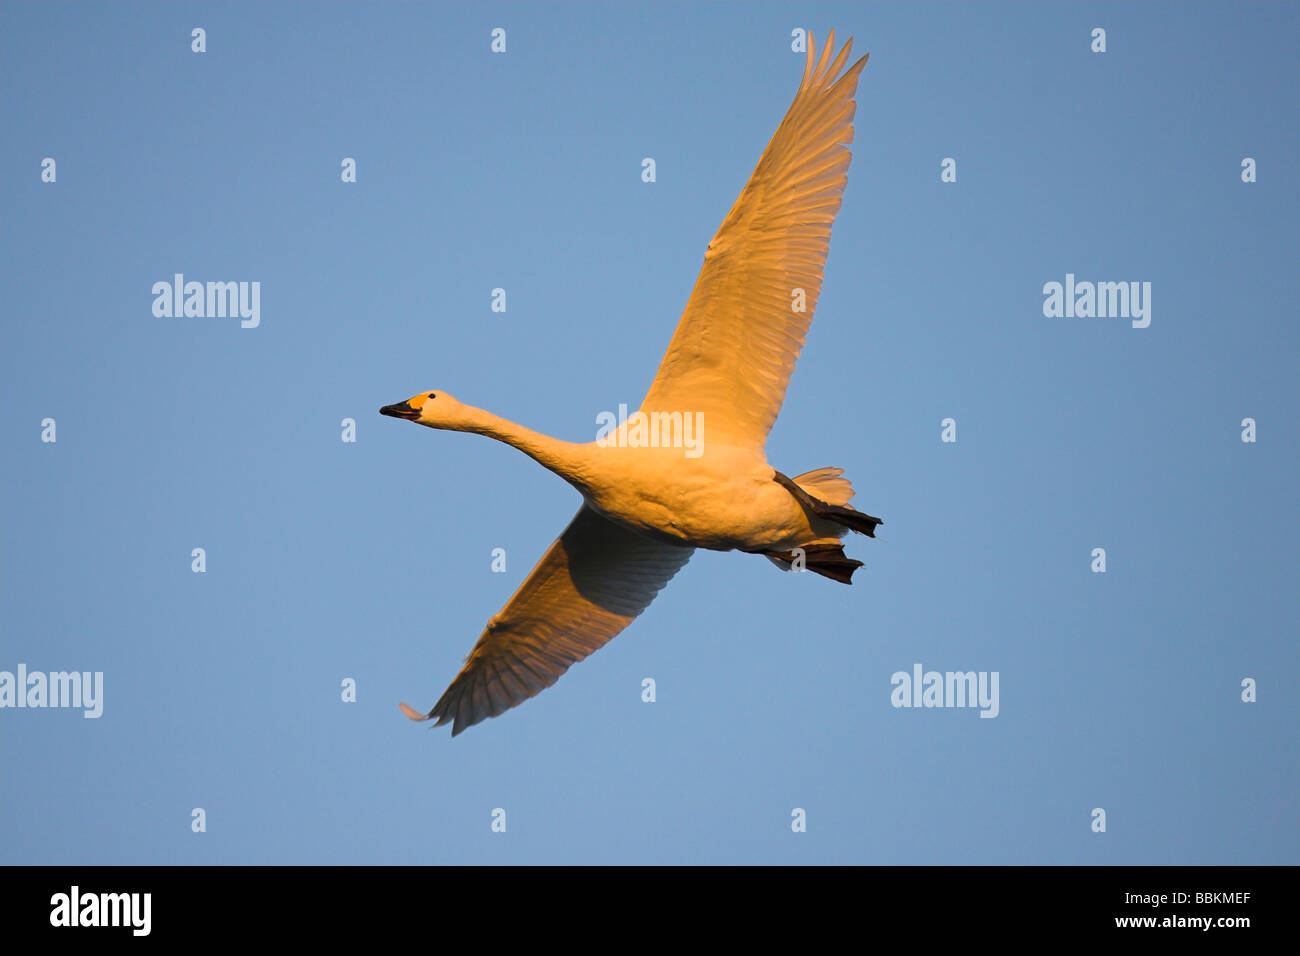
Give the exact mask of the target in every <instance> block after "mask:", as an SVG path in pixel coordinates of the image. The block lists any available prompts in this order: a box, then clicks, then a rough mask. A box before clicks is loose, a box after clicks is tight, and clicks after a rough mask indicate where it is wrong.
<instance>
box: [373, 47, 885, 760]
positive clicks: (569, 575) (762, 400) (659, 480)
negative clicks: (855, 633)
mask: <svg viewBox="0 0 1300 956" xmlns="http://www.w3.org/2000/svg"><path fill="white" fill-rule="evenodd" d="M834 40H835V34H834V31H832V32H831V35H830V38H829V40H828V42H827V46H826V49H825V50H824V51H823V53H822V56H821V60H820V62H816V53H815V45H814V42H813V39H812V37H811V36H809V38H808V59H807V65H806V67H805V70H804V78H803V82H802V83H801V85H800V88H799V92H798V94H797V95H796V97H795V101H794V103H793V104H792V105H791V107H790V110H789V111H788V112H787V113H786V116H785V119H784V120H783V121H782V123H781V126H780V127H779V128H778V129H777V131H776V134H775V135H774V136H773V137H772V141H771V142H770V143H769V144H768V147H767V149H766V150H765V151H764V153H763V157H762V159H760V160H759V163H758V167H757V168H756V169H755V170H754V174H753V176H751V178H750V181H749V184H748V185H747V186H746V187H745V189H744V191H743V192H742V193H741V194H740V198H739V199H737V200H736V203H735V205H734V206H733V207H732V209H731V212H730V213H729V214H728V215H727V218H726V220H725V221H724V222H723V224H722V227H721V228H720V229H719V230H718V234H717V235H716V236H715V237H714V239H713V241H712V242H710V243H709V248H708V251H707V252H706V253H705V257H704V258H705V261H704V267H703V268H702V269H701V271H700V276H699V279H698V280H697V282H696V285H695V289H694V291H693V292H692V294H691V299H690V301H689V302H688V304H687V306H686V311H685V313H684V314H683V315H682V319H681V322H680V323H679V324H678V326H677V331H676V333H675V334H674V336H673V339H672V342H671V343H670V344H669V346H668V351H667V354H666V355H665V356H664V360H663V363H662V364H661V365H660V368H659V373H658V375H656V377H655V381H654V383H653V384H652V385H651V387H650V392H649V394H647V395H646V398H645V401H644V402H643V403H642V412H645V413H647V414H652V415H654V416H655V417H656V418H658V417H659V416H668V415H670V414H673V413H676V414H678V415H693V416H696V418H697V419H698V421H699V423H700V426H699V438H700V439H701V440H700V442H699V443H698V446H697V447H695V448H693V449H692V448H688V447H684V446H683V445H682V444H680V443H678V444H676V445H673V444H672V443H670V442H664V445H665V447H656V446H654V445H650V446H647V445H646V443H645V442H644V441H643V440H637V436H636V435H635V434H630V431H629V430H630V429H631V428H632V427H633V426H631V425H629V424H627V423H625V424H622V425H620V426H619V428H618V429H617V430H616V431H615V432H614V433H613V435H612V436H608V437H609V438H610V440H607V441H597V442H592V443H588V444H578V443H573V442H565V441H560V440H558V439H555V438H551V437H549V436H546V435H542V434H539V433H537V432H534V431H531V430H529V429H527V428H524V427H523V426H521V425H517V424H515V423H513V422H510V421H507V420H505V419H503V418H500V417H499V416H496V415H493V414H491V413H490V412H486V411H483V410H482V409H478V408H474V407H472V406H469V405H465V404H462V403H461V402H459V401H457V400H456V399H455V398H452V397H451V396H450V395H448V394H446V393H445V392H426V393H421V394H419V395H416V396H414V397H412V398H411V399H408V400H407V401H405V402H401V403H399V404H397V405H389V406H385V407H384V408H382V409H381V410H380V411H381V412H382V413H383V414H385V415H390V416H392V417H396V418H407V419H410V420H412V421H415V422H417V423H419V424H422V425H427V426H429V427H431V428H443V429H451V430H455V431H467V432H475V433H478V434H482V435H487V436H489V437H491V438H495V439H497V440H499V441H503V442H506V443H507V444H510V445H512V446H514V447H515V448H518V449H519V450H520V451H523V452H524V453H525V454H527V455H529V456H530V457H532V458H534V459H535V460H536V461H538V462H539V463H540V464H541V465H543V466H544V467H546V468H548V469H550V470H551V471H553V472H555V473H556V474H558V475H559V476H560V477H562V478H564V479H565V480H566V481H568V482H569V483H570V484H571V485H573V486H574V487H575V488H576V489H577V490H578V491H579V492H580V493H581V494H582V496H583V501H584V503H583V506H582V507H581V508H580V509H579V510H578V514H577V515H576V516H575V517H574V519H573V521H572V522H571V523H570V525H569V527H568V528H567V529H566V530H565V532H564V533H563V534H562V535H561V536H560V538H559V539H558V540H557V541H556V542H555V543H554V544H553V545H552V546H551V548H550V550H548V551H547V553H546V554H545V555H544V556H543V557H542V559H541V561H540V562H539V563H538V565H537V567H535V568H534V569H533V571H532V573H531V574H529V576H528V578H527V579H526V580H525V581H524V583H523V585H521V586H520V588H519V590H518V591H517V592H516V593H515V595H514V596H513V597H512V598H511V599H510V600H509V601H508V602H507V604H506V606H505V607H504V608H503V609H502V610H501V612H500V613H499V614H497V615H496V616H495V617H493V618H492V619H491V620H490V621H489V622H488V625H487V628H486V630H485V631H484V632H483V635H482V636H481V637H480V638H479V641H478V643H477V644H476V645H475V646H474V649H473V651H472V652H471V653H470V656H469V658H468V659H467V661H466V663H465V666H464V668H463V669H462V670H461V672H460V674H459V675H457V677H456V679H455V680H454V681H453V682H452V684H451V686H450V687H448V688H447V691H446V692H445V693H444V694H443V695H442V697H441V698H440V699H439V701H438V703H436V704H435V705H434V706H433V708H432V709H431V710H430V711H429V712H428V713H427V714H421V713H419V712H417V711H415V710H413V709H411V708H409V707H407V706H406V705H405V704H403V705H402V709H403V711H404V712H405V713H406V714H407V716H409V717H411V718H413V719H415V720H425V719H428V718H431V717H437V718H438V723H439V724H444V723H447V722H448V721H454V722H455V723H454V726H453V728H452V734H453V735H455V734H458V733H460V732H461V731H462V730H464V729H465V728H466V727H469V726H472V725H473V724H476V723H478V722H479V721H481V720H483V719H484V718H486V717H495V716H496V715H497V714H500V713H502V712H503V711H505V710H507V709H509V708H511V707H514V706H515V705H517V704H519V703H521V702H522V701H524V700H526V699H527V698H529V697H532V696H533V695H535V694H537V693H538V692H539V691H541V690H542V689H544V688H546V687H549V686H550V685H551V684H553V683H554V682H555V681H556V680H557V679H558V678H559V676H560V675H561V674H562V673H564V671H565V670H567V669H568V667H569V666H570V665H571V664H572V663H574V662H575V661H579V660H582V659H583V658H585V657H586V656H587V655H589V654H590V653H591V652H592V651H594V650H596V649H598V648H599V647H601V646H602V645H604V644H605V643H606V642H607V641H609V640H610V639H611V638H613V637H614V636H615V635H617V634H618V633H619V632H620V631H622V630H623V628H624V627H626V626H627V625H628V624H629V623H631V621H632V620H633V619H634V618H635V617H636V616H637V615H638V614H639V613H641V611H642V610H644V609H645V607H646V606H647V605H648V604H649V603H650V601H651V600H652V599H653V598H654V596H655V594H656V593H657V592H658V591H659V590H660V589H661V588H662V587H663V586H664V585H665V584H667V583H668V581H669V579H671V578H672V576H673V575H674V574H676V573H677V571H678V570H679V569H680V568H681V567H682V566H683V565H684V564H686V562H687V561H688V560H689V559H690V556H691V553H692V551H693V550H694V549H695V548H708V549H710V550H716V551H731V550H739V551H747V552H751V553H756V554H763V555H766V556H767V557H768V558H770V559H771V560H772V561H773V562H774V563H776V564H777V565H778V566H781V567H783V568H786V569H789V568H790V567H791V566H794V567H797V568H800V569H802V568H804V567H805V566H806V568H807V569H808V570H811V571H816V572H817V573H819V574H822V575H824V576H826V577H830V578H833V579H835V580H837V581H842V582H844V583H846V584H847V583H850V582H851V578H852V574H853V571H855V570H856V569H857V568H858V567H860V566H861V562H860V561H854V560H852V559H849V558H846V557H845V556H844V553H843V550H842V548H841V546H840V543H839V539H840V538H841V537H842V536H843V535H844V534H845V532H846V531H847V530H849V529H852V530H855V531H859V532H861V533H863V534H867V535H873V532H874V529H875V527H876V525H878V524H880V523H881V522H880V520H879V519H878V518H873V517H871V516H869V515H865V514H862V513H861V512H858V511H855V510H854V509H853V508H851V507H848V501H849V499H850V498H851V497H852V496H853V488H852V486H851V485H850V484H849V482H848V481H847V480H846V479H844V478H842V477H840V475H841V472H840V470H839V469H837V468H823V469H819V470H817V471H814V472H809V473H807V474H804V475H799V476H797V477H796V478H794V479H789V478H786V477H785V476H784V475H782V474H780V473H779V472H777V471H776V469H774V468H773V467H772V466H771V465H769V464H768V463H767V456H766V454H765V452H764V445H765V443H766V440H767V433H768V431H769V430H770V429H771V427H772V423H773V422H774V421H775V419H776V416H777V413H778V412H779V411H780V408H781V404H782V402H783V401H784V398H785V390H786V385H787V384H788V382H789V379H790V374H791V372H792V371H793V370H794V364H795V359H796V358H797V357H798V354H799V349H800V348H801V347H802V346H803V341H804V336H805V335H806V334H807V331H808V326H809V324H810V323H811V321H812V314H813V309H814V307H815V305H816V301H817V297H818V294H819V293H820V291H821V280H822V270H823V266H824V263H825V258H826V248H827V244H828V242H829V240H830V229H831V223H832V221H833V220H834V218H835V213H836V212H837V211H838V209H839V205H840V195H841V194H842V193H843V191H844V185H845V179H846V172H847V169H848V164H849V151H848V149H847V148H846V146H845V144H847V143H849V142H851V141H852V139H853V127H852V125H850V124H851V122H852V119H853V113H854V109H855V105H854V100H853V96H854V92H855V90H856V88H857V79H858V74H859V72H860V71H861V69H862V67H863V65H864V64H865V62H866V59H867V58H866V57H863V58H862V59H861V60H859V61H857V62H856V63H854V64H853V65H852V66H851V67H849V68H848V69H847V70H845V71H844V72H843V73H842V74H841V72H840V71H841V69H842V68H843V66H844V64H845V62H846V61H847V59H848V54H849V50H850V48H851V47H852V41H851V40H850V41H849V42H848V43H846V44H845V46H844V48H843V49H842V50H841V52H840V54H839V56H837V57H836V58H835V60H834V62H833V63H831V62H829V61H830V57H829V53H830V51H831V50H832V49H833V47H834ZM796 302H802V303H803V305H804V308H803V309H799V308H797V307H795V306H794V303H796ZM693 420H695V419H693ZM666 434H671V433H666ZM677 437H679V438H680V437H681V436H680V433H678V435H677Z"/></svg>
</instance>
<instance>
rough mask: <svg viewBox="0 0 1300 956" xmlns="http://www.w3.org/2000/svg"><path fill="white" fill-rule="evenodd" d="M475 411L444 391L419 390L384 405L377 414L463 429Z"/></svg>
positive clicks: (431, 426)
mask: <svg viewBox="0 0 1300 956" xmlns="http://www.w3.org/2000/svg"><path fill="white" fill-rule="evenodd" d="M475 411H476V409H473V408H470V407H469V406H468V405H462V404H461V403H460V402H458V401H456V399H454V398H452V397H451V396H450V395H448V394H447V393H446V392H421V393H420V394H419V395H413V396H411V397H410V398H408V399H407V400H406V401H404V402H398V403H397V404H396V405H385V406H384V407H383V408H381V409H380V410H379V414H380V415H388V416H389V417H390V418H405V419H407V420H409V421H413V422H415V423H416V424H417V425H428V426H429V427H430V428H450V429H452V430H454V431H464V430H466V429H467V428H468V427H469V426H470V425H471V424H472V423H473V421H474V417H473V413H474V412H475Z"/></svg>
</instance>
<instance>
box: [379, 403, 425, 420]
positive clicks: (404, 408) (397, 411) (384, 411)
mask: <svg viewBox="0 0 1300 956" xmlns="http://www.w3.org/2000/svg"><path fill="white" fill-rule="evenodd" d="M379 414H380V415H387V416H388V417H390V418H407V419H410V420H411V421H415V420H416V419H417V418H419V417H420V410H419V409H418V408H412V407H411V403H410V402H398V403H397V404H396V405H385V406H384V407H383V408H381V409H380V410H379Z"/></svg>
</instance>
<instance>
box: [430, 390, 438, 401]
mask: <svg viewBox="0 0 1300 956" xmlns="http://www.w3.org/2000/svg"><path fill="white" fill-rule="evenodd" d="M437 397H438V396H437V395H435V394H434V393H433V392H430V393H429V399H430V400H433V399H435V398H437Z"/></svg>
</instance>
